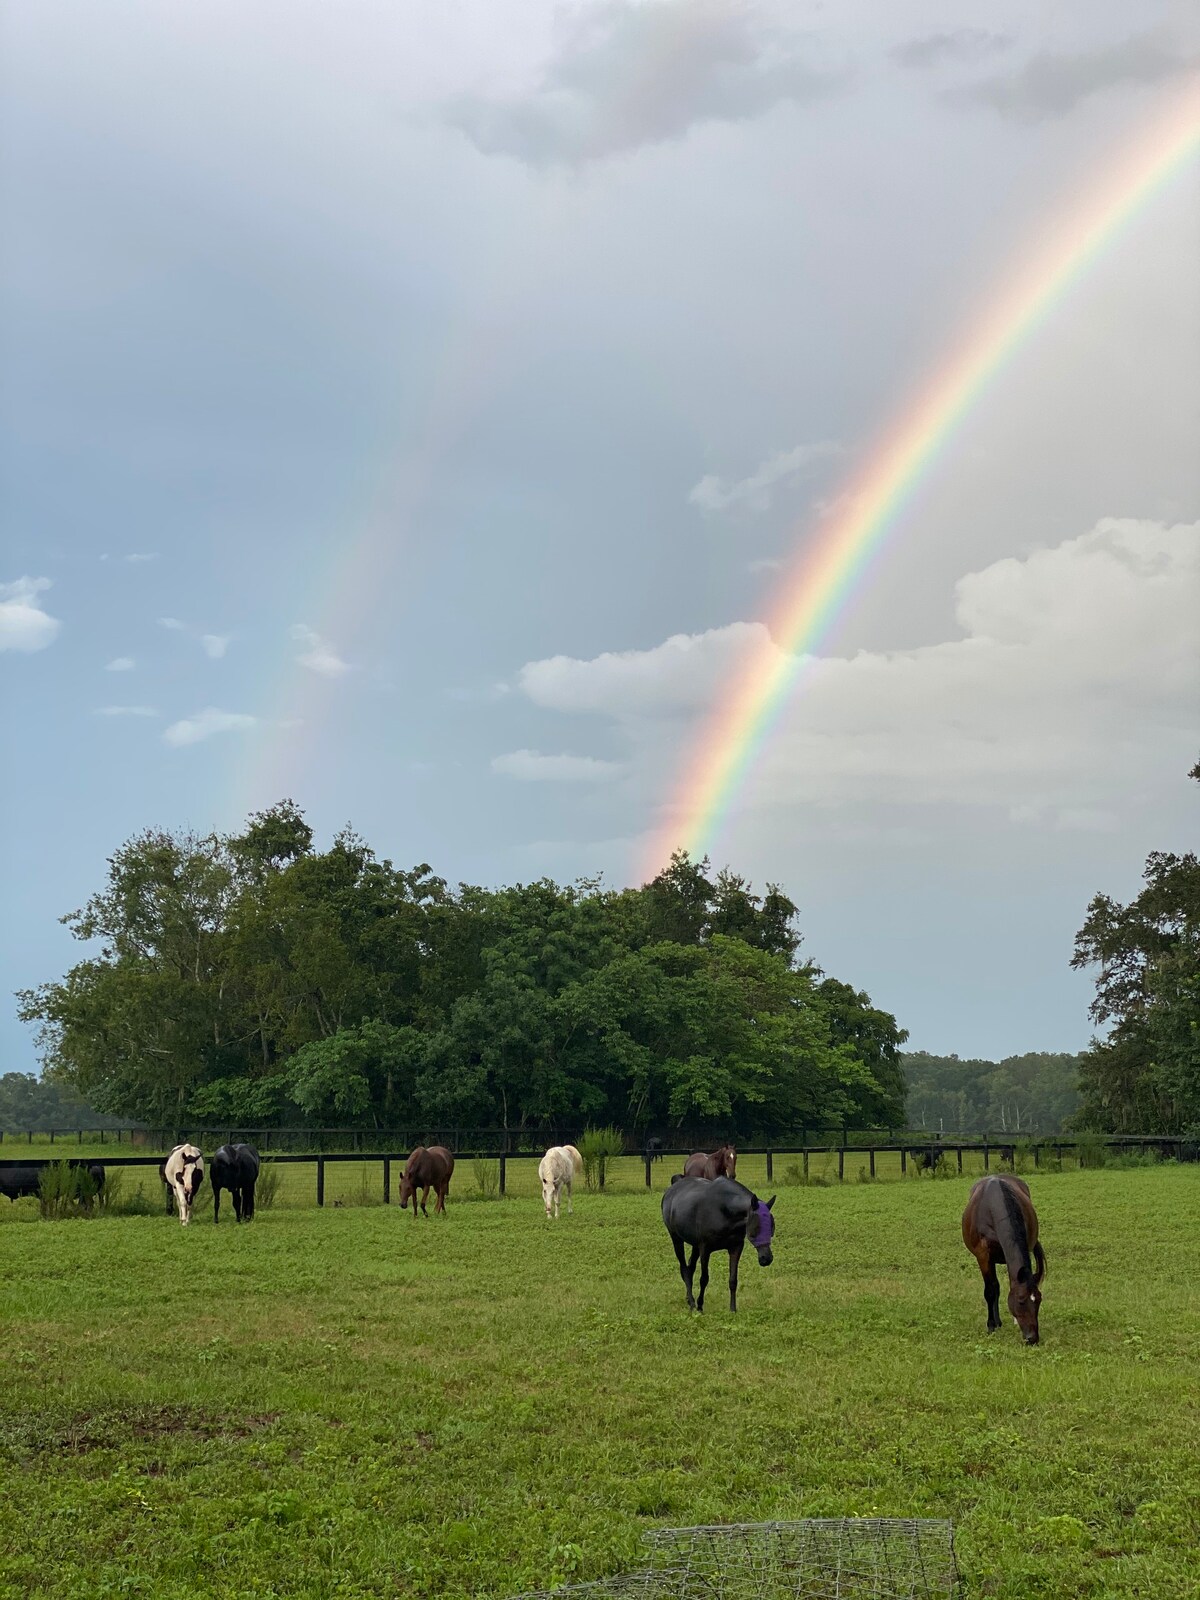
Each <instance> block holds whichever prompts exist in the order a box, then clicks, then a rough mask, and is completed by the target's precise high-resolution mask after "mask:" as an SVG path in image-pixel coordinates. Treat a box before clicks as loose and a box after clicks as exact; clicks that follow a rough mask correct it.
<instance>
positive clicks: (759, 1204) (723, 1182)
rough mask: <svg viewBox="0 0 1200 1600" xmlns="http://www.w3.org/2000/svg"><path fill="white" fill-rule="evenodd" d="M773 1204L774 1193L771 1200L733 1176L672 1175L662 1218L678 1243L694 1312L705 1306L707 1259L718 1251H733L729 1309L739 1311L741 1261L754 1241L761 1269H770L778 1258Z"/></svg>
mask: <svg viewBox="0 0 1200 1600" xmlns="http://www.w3.org/2000/svg"><path fill="white" fill-rule="evenodd" d="M774 1204H775V1196H774V1195H772V1196H771V1198H770V1199H769V1200H760V1199H759V1198H758V1196H757V1195H756V1194H751V1192H750V1190H749V1189H747V1188H746V1187H745V1185H744V1184H741V1183H735V1182H734V1181H733V1179H732V1178H711V1179H710V1178H684V1177H679V1176H676V1177H674V1178H672V1179H671V1187H670V1188H669V1189H668V1190H667V1192H666V1194H664V1195H663V1198H662V1217H663V1221H664V1222H665V1223H666V1226H667V1232H668V1233H669V1234H670V1235H671V1243H672V1244H673V1245H674V1246H675V1255H676V1257H677V1258H678V1261H679V1276H680V1277H681V1278H682V1279H683V1286H684V1288H685V1289H686V1290H687V1303H688V1310H689V1311H703V1310H704V1291H705V1289H707V1287H708V1258H709V1256H711V1255H712V1253H713V1251H714V1250H728V1252H729V1309H730V1311H736V1310H737V1284H738V1262H739V1261H740V1260H741V1256H742V1250H743V1249H744V1248H745V1246H746V1245H747V1244H752V1245H753V1246H754V1248H755V1249H756V1250H757V1251H758V1264H759V1266H760V1267H769V1266H770V1265H771V1262H772V1260H773V1259H774V1255H773V1252H772V1250H771V1240H772V1239H773V1238H774V1236H775V1218H774V1217H773V1216H772V1215H771V1208H772V1207H773V1206H774ZM684 1245H691V1247H692V1254H691V1259H690V1260H685V1259H684V1252H683V1247H684ZM697 1257H699V1260H700V1294H699V1297H698V1298H697V1297H695V1296H693V1294H692V1279H693V1276H694V1274H695V1271H696V1259H697Z"/></svg>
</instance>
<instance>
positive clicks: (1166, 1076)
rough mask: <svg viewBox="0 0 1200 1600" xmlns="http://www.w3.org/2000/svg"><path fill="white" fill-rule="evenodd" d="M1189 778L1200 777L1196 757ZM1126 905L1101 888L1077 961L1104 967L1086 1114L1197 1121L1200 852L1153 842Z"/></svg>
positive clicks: (1146, 1125) (1099, 1118) (1101, 1118)
mask: <svg viewBox="0 0 1200 1600" xmlns="http://www.w3.org/2000/svg"><path fill="white" fill-rule="evenodd" d="M1189 776H1190V777H1192V778H1195V779H1196V780H1197V781H1200V765H1198V766H1196V767H1194V768H1193V769H1192V771H1191V773H1190V774H1189ZM1143 882H1144V885H1145V887H1144V888H1143V889H1142V891H1141V893H1140V894H1139V895H1138V896H1137V897H1136V898H1135V899H1133V900H1131V901H1130V902H1129V904H1128V905H1121V904H1120V903H1119V902H1117V901H1115V900H1113V899H1111V898H1110V896H1108V895H1105V894H1098V895H1097V896H1096V897H1095V898H1094V899H1093V901H1092V903H1091V905H1090V906H1089V907H1088V914H1087V919H1086V921H1085V922H1084V924H1083V927H1082V928H1081V929H1080V930H1079V932H1078V934H1076V936H1075V954H1074V958H1073V960H1072V963H1071V964H1072V966H1075V967H1098V968H1099V973H1098V975H1097V978H1096V998H1095V1000H1094V1001H1093V1002H1092V1007H1091V1014H1092V1018H1093V1020H1094V1021H1095V1022H1097V1023H1100V1024H1102V1025H1105V1024H1107V1025H1108V1026H1109V1029H1110V1031H1109V1034H1108V1037H1107V1038H1106V1039H1103V1040H1097V1041H1096V1042H1095V1043H1093V1045H1092V1048H1091V1049H1090V1050H1089V1051H1088V1052H1087V1053H1086V1055H1084V1056H1083V1058H1082V1060H1081V1064H1080V1078H1081V1083H1082V1087H1083V1094H1084V1102H1083V1116H1084V1118H1085V1120H1086V1121H1087V1122H1088V1123H1089V1125H1091V1126H1095V1127H1098V1128H1104V1129H1109V1130H1113V1131H1116V1132H1144V1131H1153V1132H1159V1131H1161V1132H1164V1133H1170V1132H1180V1131H1186V1130H1200V860H1198V859H1197V857H1196V855H1195V854H1194V853H1193V852H1191V851H1189V852H1187V853H1186V854H1185V855H1174V854H1171V853H1168V852H1166V851H1155V852H1154V853H1153V854H1152V855H1150V856H1149V858H1148V859H1147V861H1146V867H1145V871H1144V873H1143Z"/></svg>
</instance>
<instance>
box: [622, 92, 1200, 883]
mask: <svg viewBox="0 0 1200 1600" xmlns="http://www.w3.org/2000/svg"><path fill="white" fill-rule="evenodd" d="M1198 150H1200V94H1197V93H1196V91H1195V88H1193V89H1192V91H1191V92H1190V93H1189V95H1188V97H1187V99H1186V101H1185V102H1184V104H1183V107H1182V108H1181V107H1180V106H1179V104H1178V103H1175V104H1174V105H1173V106H1172V108H1171V110H1170V111H1169V113H1168V114H1167V115H1166V116H1165V117H1160V118H1159V119H1158V120H1157V121H1156V122H1155V123H1154V125H1153V127H1152V128H1151V130H1150V131H1149V132H1148V133H1147V134H1145V135H1144V136H1143V137H1142V138H1140V139H1139V140H1138V141H1137V144H1136V146H1135V148H1134V149H1133V150H1132V151H1127V152H1126V153H1125V156H1124V158H1123V159H1122V160H1121V161H1120V163H1119V165H1118V169H1117V171H1116V173H1109V174H1108V175H1107V176H1106V178H1105V180H1104V181H1103V182H1102V183H1100V184H1098V185H1097V186H1096V188H1095V189H1094V190H1093V191H1092V193H1091V194H1090V195H1089V197H1088V199H1087V200H1086V201H1085V202H1084V203H1083V204H1082V205H1080V206H1077V207H1076V208H1075V210H1074V213H1073V215H1072V218H1071V221H1070V222H1069V223H1068V224H1066V225H1064V226H1063V227H1060V228H1058V229H1056V231H1055V236H1054V239H1053V241H1052V242H1051V243H1050V244H1049V245H1043V246H1042V247H1041V248H1040V249H1039V250H1038V251H1036V252H1035V253H1034V254H1033V256H1032V257H1026V258H1025V260H1024V263H1023V265H1022V268H1021V270H1020V271H1019V272H1018V273H1017V274H1016V276H1015V278H1014V279H1013V280H1012V281H1010V282H1009V283H1008V285H1007V286H1006V287H1005V288H1004V290H1003V291H1002V293H1001V294H1000V295H999V296H998V297H997V298H996V299H995V300H994V301H993V302H992V303H991V304H990V306H989V308H988V310H987V312H986V313H985V315H984V317H983V319H982V320H981V321H980V322H979V323H977V324H976V325H975V326H974V327H973V328H972V330H971V331H970V333H969V334H968V336H967V338H966V339H965V340H964V341H963V342H962V343H961V344H960V345H959V346H958V347H957V348H956V350H955V351H954V352H953V354H952V355H951V356H950V359H949V360H948V361H947V362H946V363H945V365H943V366H942V367H941V368H940V370H939V371H937V372H936V374H935V375H934V377H933V379H932V381H930V382H929V383H927V384H926V385H925V387H924V388H923V389H921V390H919V391H918V393H917V394H916V395H915V396H914V397H913V399H912V400H911V402H910V403H909V404H908V405H907V406H906V407H905V409H904V410H903V411H902V412H901V413H900V414H899V416H898V417H897V418H896V419H895V421H894V422H893V424H892V426H891V428H890V429H889V430H888V431H887V432H886V433H885V434H884V435H883V436H882V438H881V439H880V440H879V442H878V443H877V445H876V447H875V448H874V449H873V450H872V451H871V452H870V454H869V455H868V457H867V461H866V465H865V467H864V468H863V470H862V471H861V472H860V473H859V475H858V477H857V478H856V479H855V480H853V481H852V482H851V483H850V484H848V485H847V486H846V488H845V490H844V491H843V494H842V496H840V499H841V500H842V501H843V502H844V504H845V510H844V511H842V512H841V513H840V514H837V515H835V516H834V517H833V519H832V520H831V522H830V523H829V525H828V526H827V527H826V528H824V529H823V530H822V531H821V533H820V534H819V535H818V537H817V539H816V541H815V543H814V545H813V547H812V549H810V550H808V551H806V552H805V553H804V554H803V555H802V556H801V557H800V558H799V560H798V561H797V562H796V563H795V564H794V566H793V567H792V570H791V572H790V573H789V574H788V576H787V577H786V578H785V579H784V580H783V583H782V585H781V593H780V597H779V598H778V600H777V601H776V602H775V603H774V605H773V606H772V608H771V611H770V614H769V615H768V617H767V619H766V620H767V626H768V630H769V633H770V641H769V642H765V643H764V645H763V647H762V649H760V650H758V651H756V652H754V653H752V655H751V656H750V658H749V659H748V660H747V661H746V662H745V663H744V665H743V666H742V668H741V669H740V671H739V674H738V676H737V678H736V679H735V681H734V683H733V685H732V687H731V688H730V690H729V691H728V692H727V693H726V694H725V695H724V696H723V697H722V698H721V700H720V701H719V702H718V704H717V706H716V707H715V709H714V710H713V712H712V713H711V714H710V716H709V718H708V721H707V722H706V724H705V726H704V728H703V730H702V732H701V734H700V737H699V738H698V740H697V742H696V745H695V748H694V750H693V753H692V755H691V758H690V760H689V762H688V765H687V768H686V769H685V774H684V777H683V780H682V782H681V783H680V784H679V787H678V790H677V792H676V796H675V799H674V801H673V802H672V803H671V804H670V805H669V806H668V808H667V814H668V820H667V821H665V822H664V823H663V824H662V825H661V826H660V827H659V828H658V829H657V830H656V831H655V834H654V837H653V841H652V844H651V847H650V849H649V851H648V853H647V856H646V859H645V862H644V864H643V871H642V876H643V877H646V878H648V877H651V876H652V875H653V874H654V873H655V872H657V871H659V869H660V868H661V867H662V866H663V865H664V864H665V863H666V861H667V859H668V858H669V856H670V854H671V852H672V851H673V850H675V849H678V848H680V847H681V846H683V847H686V848H687V849H688V850H689V851H690V852H691V853H692V855H693V856H700V855H703V854H704V853H705V852H706V851H707V850H708V849H709V848H711V844H712V840H713V838H714V835H715V834H716V832H717V830H718V828H719V827H720V824H721V822H722V821H723V820H724V818H725V816H726V814H727V813H728V811H729V808H730V806H731V805H732V803H733V801H734V799H735V797H736V795H737V793H738V790H739V789H740V788H741V785H742V784H743V783H744V781H745V779H746V777H747V775H748V772H749V769H750V767H751V766H752V764H753V762H754V760H755V758H756V757H757V756H758V754H759V753H760V751H761V750H762V747H763V744H764V742H765V741H766V738H767V736H768V734H769V733H770V731H771V728H772V726H773V724H774V722H775V720H776V718H777V717H778V715H779V713H780V711H781V710H782V708H783V706H784V704H785V702H786V699H787V694H788V690H789V689H790V688H791V687H792V685H793V683H794V682H795V680H796V678H797V675H798V673H799V672H800V669H801V667H802V665H803V662H804V658H805V656H806V655H809V656H810V655H811V654H812V651H813V650H814V648H815V646H816V645H818V644H819V643H820V642H821V640H822V638H823V637H824V635H825V634H826V633H827V632H828V631H829V629H830V628H831V627H832V626H833V624H834V623H835V622H836V621H837V620H838V617H839V616H840V614H841V612H842V610H843V609H844V607H845V605H846V602H847V601H848V600H849V598H850V596H851V594H852V592H853V591H854V589H855V587H856V585H857V583H858V582H859V580H860V579H861V578H862V577H863V575H864V573H865V572H866V570H867V569H868V567H869V563H870V561H871V559H872V557H873V556H875V555H876V554H878V552H879V550H880V548H881V546H882V545H883V543H884V541H885V540H886V537H887V534H888V532H889V530H890V529H891V527H892V524H893V523H894V521H895V519H896V516H897V514H898V513H899V512H900V511H901V510H902V509H903V507H904V505H905V504H906V502H907V500H908V499H909V497H910V496H911V495H912V493H913V492H914V490H915V489H916V488H917V487H918V486H919V484H920V483H921V481H922V479H923V478H924V476H925V474H926V473H927V472H928V471H929V469H930V468H931V467H932V465H933V464H934V462H935V461H936V460H937V458H938V456H939V454H940V453H941V451H942V450H943V448H944V447H945V446H946V444H947V443H948V442H949V440H950V439H951V438H952V436H953V435H954V433H955V430H956V429H957V427H958V426H959V424H960V423H961V422H962V421H963V420H964V418H965V417H966V416H967V415H968V413H969V412H970V410H971V408H972V406H973V405H974V403H975V402H976V401H977V400H978V399H979V397H980V395H981V394H982V392H983V390H984V389H985V388H986V386H987V384H988V383H989V381H990V380H991V379H992V378H993V377H994V376H995V375H996V373H997V372H998V371H999V370H1000V368H1001V367H1002V366H1003V365H1004V364H1005V362H1006V361H1007V360H1008V359H1009V358H1010V357H1012V356H1013V355H1014V354H1015V353H1016V352H1017V350H1018V349H1020V347H1021V346H1022V344H1023V343H1024V341H1025V340H1026V339H1027V338H1028V336H1029V335H1030V334H1031V333H1032V332H1033V331H1034V330H1035V329H1036V328H1037V327H1038V326H1039V324H1040V323H1041V322H1042V320H1043V319H1044V318H1045V317H1046V316H1047V315H1048V314H1049V313H1050V311H1051V310H1052V309H1053V307H1054V305H1055V304H1056V302H1057V300H1058V299H1059V297H1060V296H1061V295H1062V294H1064V293H1065V292H1066V291H1067V290H1068V289H1069V288H1071V287H1072V285H1073V284H1074V283H1075V282H1076V281H1077V280H1078V279H1079V278H1080V277H1081V276H1082V275H1083V274H1084V273H1085V272H1086V271H1087V269H1088V267H1089V266H1090V265H1091V263H1092V262H1093V261H1094V260H1095V259H1096V257H1097V256H1098V255H1099V254H1100V253H1101V252H1102V251H1103V250H1104V248H1105V247H1106V246H1107V245H1108V244H1110V243H1111V242H1112V241H1113V240H1114V239H1115V238H1116V236H1117V235H1118V234H1119V233H1120V231H1121V229H1122V228H1123V227H1124V226H1125V225H1126V224H1127V223H1129V222H1131V221H1132V220H1133V218H1134V217H1135V216H1136V215H1137V214H1138V212H1139V211H1140V210H1141V209H1142V207H1143V206H1144V205H1145V204H1147V203H1148V202H1149V201H1150V200H1152V199H1153V198H1154V196H1155V195H1156V194H1158V193H1159V192H1160V190H1161V189H1162V188H1163V187H1164V186H1165V185H1166V184H1168V183H1169V182H1170V181H1171V179H1172V178H1173V177H1175V175H1176V174H1177V173H1178V172H1179V171H1180V170H1181V169H1182V168H1183V167H1184V166H1185V165H1186V164H1187V162H1188V161H1189V160H1190V159H1191V158H1192V157H1193V156H1195V155H1196V153H1197V151H1198Z"/></svg>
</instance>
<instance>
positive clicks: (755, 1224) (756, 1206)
mask: <svg viewBox="0 0 1200 1600" xmlns="http://www.w3.org/2000/svg"><path fill="white" fill-rule="evenodd" d="M774 1204H775V1196H774V1195H772V1196H771V1198H770V1199H769V1200H760V1199H759V1198H758V1196H757V1195H756V1194H752V1195H751V1196H750V1215H749V1216H748V1217H747V1218H746V1243H747V1244H752V1245H753V1246H754V1248H755V1249H756V1250H757V1251H758V1264H759V1266H760V1267H769V1266H770V1265H771V1262H772V1261H773V1260H774V1259H775V1258H774V1255H773V1253H772V1251H771V1240H772V1239H773V1238H774V1237H775V1218H774V1217H773V1216H772V1215H771V1208H772V1206H774Z"/></svg>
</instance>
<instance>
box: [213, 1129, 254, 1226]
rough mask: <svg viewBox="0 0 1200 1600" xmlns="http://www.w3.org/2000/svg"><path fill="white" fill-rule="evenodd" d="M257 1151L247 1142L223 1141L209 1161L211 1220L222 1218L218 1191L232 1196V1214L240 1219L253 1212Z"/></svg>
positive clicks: (246, 1218) (250, 1215)
mask: <svg viewBox="0 0 1200 1600" xmlns="http://www.w3.org/2000/svg"><path fill="white" fill-rule="evenodd" d="M258 1166H259V1162H258V1151H257V1150H256V1149H255V1148H254V1147H253V1145H248V1144H223V1145H222V1146H221V1148H220V1149H219V1150H218V1151H216V1152H215V1154H214V1155H213V1158H212V1160H211V1161H210V1162H209V1164H208V1175H209V1177H210V1178H211V1179H212V1190H213V1221H214V1222H220V1220H221V1190H222V1189H228V1190H229V1192H230V1194H231V1195H232V1196H233V1214H234V1216H235V1217H236V1218H237V1220H238V1221H239V1222H249V1221H250V1219H251V1217H252V1216H253V1215H254V1185H255V1184H256V1183H257V1182H258Z"/></svg>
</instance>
